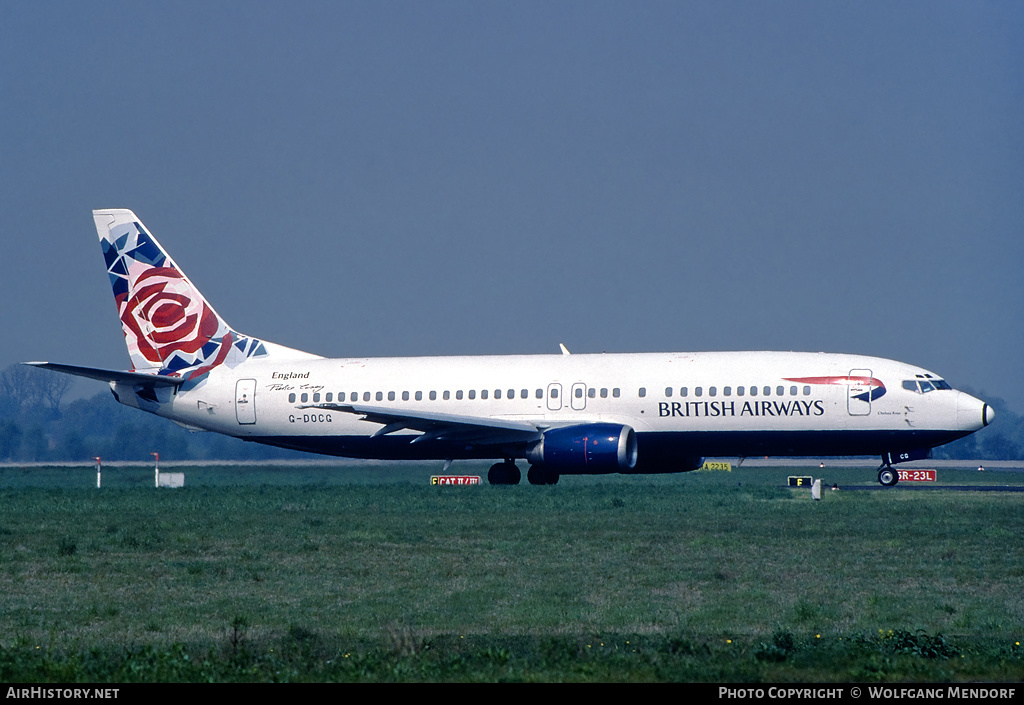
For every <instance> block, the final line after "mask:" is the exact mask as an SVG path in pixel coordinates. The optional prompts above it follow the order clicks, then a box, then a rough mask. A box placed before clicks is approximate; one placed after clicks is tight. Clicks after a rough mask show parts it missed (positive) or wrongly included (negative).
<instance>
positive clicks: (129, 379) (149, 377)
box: [22, 362, 185, 387]
mask: <svg viewBox="0 0 1024 705" xmlns="http://www.w3.org/2000/svg"><path fill="white" fill-rule="evenodd" d="M22 364H24V365H31V366H32V367H38V368H41V369H44V370H53V371H54V372H63V373H64V374H66V375H75V376H76V377H88V378H89V379H97V380H99V381H101V382H121V383H123V384H141V385H143V386H147V387H177V386H178V385H180V384H183V383H184V382H185V380H184V379H183V378H181V377H165V376H164V375H154V374H148V373H146V372H118V371H117V370H104V369H101V368H99V367H79V366H78V365H62V364H60V363H56V362H24V363H22Z"/></svg>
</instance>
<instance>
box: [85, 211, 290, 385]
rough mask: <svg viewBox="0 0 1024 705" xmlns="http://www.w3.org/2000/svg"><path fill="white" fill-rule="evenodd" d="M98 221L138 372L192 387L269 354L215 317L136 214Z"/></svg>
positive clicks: (106, 214) (97, 216) (100, 215)
mask: <svg viewBox="0 0 1024 705" xmlns="http://www.w3.org/2000/svg"><path fill="white" fill-rule="evenodd" d="M92 215H93V220H94V221H95V223H96V232H97V233H98V234H99V238H100V246H101V247H102V249H103V258H104V260H105V261H106V265H107V273H108V274H109V275H110V284H111V286H112V288H113V290H114V301H115V303H116V304H117V313H118V316H119V317H120V319H121V326H122V328H123V330H124V339H125V343H126V344H127V346H128V354H129V356H130V357H131V360H132V366H133V368H134V371H135V372H150V373H154V374H158V375H165V376H172V377H180V378H181V379H182V380H183V381H193V380H197V379H199V378H201V377H202V376H203V375H205V374H207V373H208V372H209V371H210V370H212V369H213V368H214V367H217V366H218V365H222V364H226V365H227V367H229V368H233V367H236V366H237V365H238V364H240V363H241V362H243V361H244V360H247V359H249V358H259V357H264V356H266V355H267V354H268V345H267V344H265V343H263V342H262V341H260V340H256V339H255V338H250V337H248V336H244V335H241V334H239V333H237V332H235V331H234V330H232V329H231V327H230V326H228V324H227V323H225V322H224V319H223V318H221V317H220V316H219V315H217V312H216V311H214V310H213V307H212V306H210V304H209V303H208V302H207V301H206V299H205V298H203V295H202V294H201V293H200V292H199V290H198V289H197V288H196V287H195V285H194V284H193V283H192V282H191V281H189V279H188V277H186V276H185V274H184V273H183V272H182V271H181V270H180V269H179V268H178V266H177V265H176V264H175V263H174V261H173V260H172V259H171V258H170V257H169V256H168V255H167V253H166V252H165V251H164V249H163V248H162V247H161V246H160V243H158V242H157V241H156V238H154V237H153V236H152V234H150V233H149V232H148V231H147V230H146V228H145V226H144V225H143V224H142V223H141V222H140V221H139V219H138V218H137V217H136V216H135V214H134V213H133V212H131V211H130V210H122V209H119V210H100V211H93V214H92ZM271 347H274V346H271Z"/></svg>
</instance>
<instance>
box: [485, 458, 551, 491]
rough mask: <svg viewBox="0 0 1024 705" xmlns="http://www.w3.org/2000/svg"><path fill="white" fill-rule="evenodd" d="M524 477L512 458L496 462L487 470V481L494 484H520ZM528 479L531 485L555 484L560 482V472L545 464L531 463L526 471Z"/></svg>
mask: <svg viewBox="0 0 1024 705" xmlns="http://www.w3.org/2000/svg"><path fill="white" fill-rule="evenodd" d="M522 477H523V475H522V473H521V472H520V471H519V468H517V467H516V463H515V461H514V460H512V459H511V458H510V459H508V460H506V461H504V462H502V463H495V464H494V465H492V466H491V469H490V470H488V471H487V481H488V482H490V483H491V484H492V485H518V484H519V481H520V480H521V479H522ZM526 479H527V480H529V482H530V484H531V485H554V484H557V483H558V473H557V472H551V471H550V470H548V469H546V468H545V467H544V466H543V465H531V466H530V470H529V471H528V472H527V473H526Z"/></svg>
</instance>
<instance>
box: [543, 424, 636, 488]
mask: <svg viewBox="0 0 1024 705" xmlns="http://www.w3.org/2000/svg"><path fill="white" fill-rule="evenodd" d="M636 447H637V444H636V433H634V431H633V429H632V428H630V427H629V426H622V425H620V424H613V423H592V424H584V425H581V426H565V427H562V428H553V429H551V430H550V431H546V432H545V433H544V436H543V437H542V438H541V440H540V441H538V442H537V444H536V445H535V446H534V447H533V448H532V449H531V450H530V453H529V454H528V455H527V458H526V459H527V460H529V461H530V463H532V464H534V465H538V464H539V465H543V466H544V467H545V468H546V469H547V470H549V471H550V472H554V473H558V474H560V475H596V474H603V473H610V472H630V471H632V469H633V468H634V467H636V455H637V453H636Z"/></svg>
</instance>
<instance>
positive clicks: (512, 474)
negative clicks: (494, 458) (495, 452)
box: [487, 459, 523, 485]
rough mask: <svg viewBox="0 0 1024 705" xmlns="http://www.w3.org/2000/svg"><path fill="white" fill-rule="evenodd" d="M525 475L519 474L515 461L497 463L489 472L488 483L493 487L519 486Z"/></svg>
mask: <svg viewBox="0 0 1024 705" xmlns="http://www.w3.org/2000/svg"><path fill="white" fill-rule="evenodd" d="M522 476H523V474H522V473H521V472H519V468H517V467H516V464H515V461H514V460H512V459H509V460H506V461H505V462H503V463H495V464H494V465H492V466H491V469H490V470H488V471H487V481H488V482H490V483H491V484H492V485H518V484H519V480H520V479H522Z"/></svg>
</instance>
